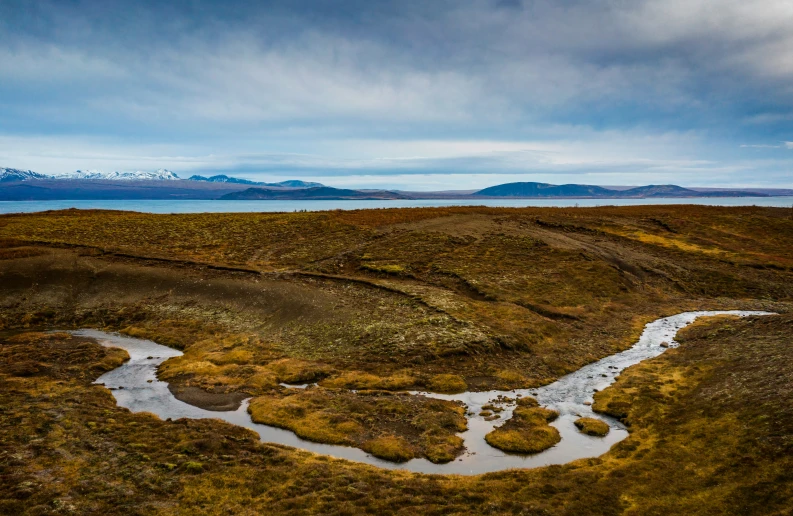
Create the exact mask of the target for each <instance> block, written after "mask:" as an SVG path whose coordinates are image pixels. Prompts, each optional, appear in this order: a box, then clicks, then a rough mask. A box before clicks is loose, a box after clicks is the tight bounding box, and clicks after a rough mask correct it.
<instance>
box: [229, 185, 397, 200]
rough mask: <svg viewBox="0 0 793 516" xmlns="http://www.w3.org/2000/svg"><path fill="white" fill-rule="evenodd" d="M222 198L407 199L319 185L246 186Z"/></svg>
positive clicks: (386, 192)
mask: <svg viewBox="0 0 793 516" xmlns="http://www.w3.org/2000/svg"><path fill="white" fill-rule="evenodd" d="M221 199H224V200H303V199H328V200H339V199H360V200H365V199H409V197H407V196H405V195H400V194H398V193H395V192H389V191H386V190H374V191H366V192H362V191H359V190H345V189H342V188H331V187H329V186H319V187H313V188H305V189H301V190H268V189H266V188H248V189H247V190H243V191H242V192H232V193H228V194H226V195H224V196H223V197H221Z"/></svg>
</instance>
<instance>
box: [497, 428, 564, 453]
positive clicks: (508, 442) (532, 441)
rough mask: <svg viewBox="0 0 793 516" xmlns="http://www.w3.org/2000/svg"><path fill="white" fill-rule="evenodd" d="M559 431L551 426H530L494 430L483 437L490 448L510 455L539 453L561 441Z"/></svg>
mask: <svg viewBox="0 0 793 516" xmlns="http://www.w3.org/2000/svg"><path fill="white" fill-rule="evenodd" d="M561 439H562V438H561V437H560V436H559V431H558V430H557V429H556V428H554V427H552V426H531V427H527V428H521V429H515V430H509V429H505V428H503V427H501V428H496V429H495V430H493V431H492V432H490V433H489V434H487V435H486V436H485V441H487V444H489V445H490V446H493V447H494V448H498V449H499V450H504V451H506V452H512V453H539V452H541V451H543V450H547V449H548V448H550V447H551V446H553V445H555V444H556V443H558V442H559V441H561Z"/></svg>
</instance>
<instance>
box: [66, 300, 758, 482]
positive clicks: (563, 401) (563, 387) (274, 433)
mask: <svg viewBox="0 0 793 516" xmlns="http://www.w3.org/2000/svg"><path fill="white" fill-rule="evenodd" d="M713 315H737V316H741V317H746V316H751V315H771V313H770V312H759V311H738V310H729V311H707V312H705V311H702V312H685V313H681V314H678V315H673V316H671V317H664V318H661V319H658V320H656V321H653V322H651V323H649V324H647V326H645V328H644V332H643V333H642V335H641V337H640V338H639V341H638V342H637V343H636V344H635V345H634V346H633V347H631V348H630V349H628V350H626V351H623V352H621V353H617V354H615V355H611V356H608V357H606V358H603V359H602V360H598V361H597V362H593V363H591V364H589V365H586V366H584V367H582V368H581V369H579V370H578V371H576V372H574V373H571V374H569V375H566V376H563V377H562V378H560V379H559V380H557V381H555V382H553V383H551V384H548V385H545V386H543V387H539V388H534V389H516V390H513V391H486V392H465V393H462V394H449V395H447V394H435V393H426V392H413V394H421V395H424V396H427V397H432V398H438V399H444V400H456V401H461V402H463V403H465V404H466V405H467V406H468V412H469V414H471V413H472V415H469V416H468V430H467V431H466V432H463V433H461V434H460V436H461V437H462V438H463V439H465V446H466V448H467V451H466V453H465V454H464V455H462V456H461V457H458V458H457V459H456V460H454V461H453V462H450V463H448V464H433V463H431V462H429V461H428V460H425V459H413V460H411V461H408V462H406V463H402V464H395V463H393V462H389V461H385V460H382V459H378V458H376V457H373V456H371V455H369V454H368V453H366V452H364V451H362V450H360V449H358V448H351V447H347V446H337V445H330V444H320V443H314V442H311V441H306V440H303V439H301V438H299V437H297V436H296V435H295V434H293V433H292V432H291V431H289V430H284V429H280V428H275V427H270V426H266V425H261V424H256V423H253V422H252V421H251V418H250V416H249V415H248V412H247V409H248V401H247V400H246V401H244V402H243V403H242V405H241V406H240V407H239V408H238V409H237V410H235V411H229V412H214V411H209V410H204V409H201V408H198V407H195V406H193V405H189V404H187V403H184V402H182V401H179V400H177V399H176V398H175V397H174V396H173V394H171V392H170V391H169V390H168V384H167V383H165V382H162V381H159V380H158V379H157V376H156V373H157V367H158V366H159V365H160V364H162V363H163V362H164V361H166V360H167V359H169V358H172V357H177V356H180V355H181V354H182V353H181V352H180V351H177V350H175V349H172V348H169V347H166V346H162V345H160V344H157V343H155V342H152V341H148V340H142V339H135V338H131V337H125V336H122V335H117V334H111V333H106V332H102V331H98V330H89V329H85V330H78V331H74V332H72V333H73V334H75V335H79V336H84V337H91V338H94V339H96V340H97V341H98V342H100V343H101V344H102V345H104V346H108V347H117V348H122V349H125V350H126V351H127V352H128V353H129V356H130V360H129V361H127V362H126V363H124V365H122V366H120V367H118V368H117V369H114V370H112V371H110V372H108V373H105V374H104V375H102V376H101V377H99V379H97V380H96V382H95V383H98V384H103V385H105V386H107V387H108V388H110V389H111V390H112V392H113V395H114V396H115V398H116V401H117V402H118V405H119V406H122V407H126V408H128V409H130V410H131V411H133V412H144V411H145V412H151V413H154V414H156V415H158V416H159V417H161V418H163V419H168V418H171V419H178V418H193V419H202V418H215V419H222V420H224V421H227V422H229V423H232V424H235V425H239V426H243V427H246V428H249V429H251V430H253V431H255V432H257V433H258V434H259V436H260V438H261V440H262V441H263V442H272V443H279V444H283V445H287V446H293V447H295V448H300V449H303V450H308V451H311V452H314V453H319V454H322V455H328V456H331V457H337V458H341V459H348V460H352V461H356V462H364V463H367V464H372V465H374V466H378V467H381V468H388V469H405V470H410V471H415V472H420V473H442V474H462V475H474V474H480V473H488V472H492V471H500V470H505V469H511V468H534V467H539V466H547V465H551V464H565V463H567V462H571V461H573V460H576V459H582V458H587V457H597V456H599V455H602V454H603V453H605V452H606V451H608V450H609V448H611V446H612V445H614V444H615V443H617V442H619V441H621V440H622V439H624V438H625V437H627V435H628V432H627V430H626V429H625V427H624V426H623V425H621V424H620V423H619V422H618V421H616V420H614V419H612V418H609V417H607V416H604V415H601V414H595V413H594V412H593V411H592V409H591V407H590V404H591V402H592V396H593V394H594V392H595V391H596V390H602V389H604V388H606V387H608V386H609V385H611V384H612V383H614V380H615V378H616V377H617V376H618V375H619V374H620V372H621V371H622V370H623V369H625V368H626V367H629V366H632V365H634V364H637V363H639V362H641V361H642V360H646V359H648V358H652V357H655V356H658V355H660V354H661V353H663V352H664V350H665V349H666V347H667V346H668V347H674V346H676V345H677V344H676V342H675V341H674V337H675V335H676V334H677V332H678V331H679V330H680V329H682V328H683V327H685V326H687V325H689V324H691V323H692V322H694V320H695V319H696V318H698V317H704V316H713ZM662 344H663V345H662ZM518 395H520V396H533V397H535V398H536V399H537V401H539V402H540V404H541V405H543V406H546V407H549V408H552V409H555V410H557V411H559V414H560V415H559V418H558V419H556V421H554V422H553V423H551V424H552V426H554V427H556V428H557V429H558V430H559V433H560V434H561V437H562V440H561V442H560V443H559V444H557V445H556V446H554V447H552V448H550V449H548V450H545V451H543V452H541V453H537V454H534V455H515V454H509V453H505V452H502V451H500V450H498V449H496V448H492V447H491V446H489V445H488V444H487V443H486V442H485V440H484V436H485V434H487V433H488V432H490V431H491V430H493V428H495V427H496V426H499V425H500V424H502V423H503V422H504V421H505V420H507V419H509V418H510V417H511V416H512V411H513V410H514V408H515V403H514V401H509V402H503V401H501V402H500V401H499V398H500V399H501V400H503V398H504V397H507V398H511V399H513V400H514V398H516V397H517V396H518ZM488 403H490V404H495V405H498V406H499V407H501V408H502V409H503V411H502V412H501V413H500V414H499V415H500V418H499V419H496V420H494V421H486V420H485V419H484V417H482V416H480V415H479V413H480V412H481V408H482V406H483V405H485V404H488ZM581 416H587V417H594V418H598V419H601V420H603V421H605V422H606V423H608V425H609V426H610V428H611V431H610V432H609V433H608V435H606V436H605V437H590V436H587V435H584V434H582V433H580V432H579V431H578V430H577V429H576V428H575V426H574V425H573V422H574V421H575V420H576V419H577V418H578V417H581Z"/></svg>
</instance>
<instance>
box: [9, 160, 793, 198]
mask: <svg viewBox="0 0 793 516" xmlns="http://www.w3.org/2000/svg"><path fill="white" fill-rule="evenodd" d="M0 183H2V187H1V188H0V200H4V201H12V200H55V199H61V200H67V199H69V200H79V199H106V200H107V199H224V200H277V199H280V200H287V199H288V200H301V199H302V200H308V199H335V200H337V199H361V200H363V199H469V200H470V199H488V198H489V199H493V198H496V199H498V198H526V199H531V198H539V199H548V198H567V199H584V198H587V199H652V198H670V197H672V198H697V197H767V196H769V195H775V196H784V195H793V190H781V189H777V190H774V189H763V190H762V191H758V190H757V189H748V190H727V189H706V188H702V189H693V188H683V187H681V186H677V185H647V186H638V187H618V186H613V187H603V186H596V185H583V184H565V185H554V184H549V183H536V182H519V183H506V184H501V185H495V186H491V187H488V188H484V189H482V190H478V191H471V190H469V191H443V192H407V191H388V190H350V189H340V188H332V187H328V186H325V185H322V184H321V183H314V182H307V181H299V180H288V181H281V182H277V183H264V182H256V181H251V180H248V179H240V178H236V177H230V176H227V175H223V174H221V175H214V176H211V177H204V176H200V175H194V176H191V177H189V178H187V179H182V178H180V177H179V176H178V175H177V174H176V173H174V172H172V171H170V170H167V169H159V170H156V171H154V172H150V171H133V172H102V171H99V170H77V171H75V172H71V173H68V174H61V175H57V176H51V175H46V174H39V173H37V172H33V171H32V170H19V169H14V168H0Z"/></svg>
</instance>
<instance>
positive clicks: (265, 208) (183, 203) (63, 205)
mask: <svg viewBox="0 0 793 516" xmlns="http://www.w3.org/2000/svg"><path fill="white" fill-rule="evenodd" d="M652 204H699V205H706V206H776V207H785V208H786V207H791V206H793V197H711V198H674V199H660V198H659V199H424V200H421V199H420V200H374V201H315V200H306V201H217V200H138V199H135V200H82V201H68V200H67V201H0V213H32V212H37V211H45V210H64V209H68V208H78V209H83V210H87V209H103V210H125V211H140V212H145V213H230V212H293V211H301V210H306V211H323V210H360V209H372V208H432V207H444V206H491V207H503V208H525V207H528V206H537V207H560V208H565V207H573V206H580V207H582V208H584V207H592V206H644V205H652Z"/></svg>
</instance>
